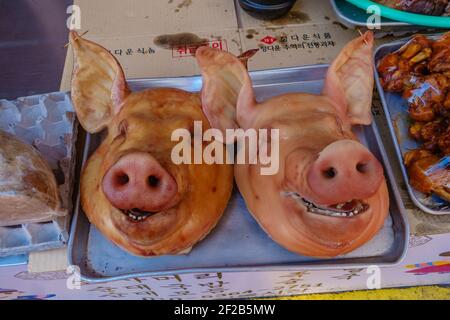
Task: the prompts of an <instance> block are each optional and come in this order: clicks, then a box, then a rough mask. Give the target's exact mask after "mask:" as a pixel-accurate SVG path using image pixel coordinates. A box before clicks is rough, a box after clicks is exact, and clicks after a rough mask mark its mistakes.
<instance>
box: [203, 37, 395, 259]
mask: <svg viewBox="0 0 450 320" xmlns="http://www.w3.org/2000/svg"><path fill="white" fill-rule="evenodd" d="M372 50H373V35H372V33H371V32H367V33H366V34H365V35H364V36H363V37H361V38H358V39H355V40H353V41H351V42H350V43H348V44H347V45H346V46H345V48H344V49H343V50H342V52H341V53H340V54H339V56H338V57H337V58H336V60H335V61H334V62H333V64H332V65H331V66H330V69H329V71H328V74H327V76H326V80H325V83H324V89H323V92H322V94H321V95H312V94H305V93H291V94H285V95H281V96H277V97H274V98H271V99H269V100H267V101H263V102H259V103H258V102H256V100H255V98H254V95H253V89H252V86H251V80H250V78H249V76H248V72H247V70H246V68H245V67H244V65H243V64H242V63H239V61H238V60H237V59H236V58H235V57H234V56H232V55H231V54H229V53H226V52H222V51H217V50H214V49H210V48H200V49H199V50H198V51H197V55H196V56H197V59H198V61H199V64H200V66H201V67H202V74H203V77H204V81H205V82H206V83H207V85H206V86H205V87H204V90H203V92H202V96H203V97H205V98H204V100H206V101H212V102H213V103H211V104H207V105H204V107H206V108H208V110H205V113H206V115H207V116H212V117H214V118H216V119H217V118H220V117H224V116H227V115H229V116H232V117H233V116H235V118H232V117H231V118H228V119H221V120H220V121H218V120H216V121H215V123H221V124H222V127H220V129H222V130H223V129H225V128H227V127H231V128H232V127H235V126H236V125H239V126H240V127H242V128H245V129H247V128H255V129H279V130H280V154H279V159H280V169H279V171H278V173H277V174H275V175H272V176H264V175H261V174H260V172H261V171H260V169H261V168H262V165H261V164H256V165H235V178H236V182H237V185H238V187H239V190H240V192H241V194H242V195H243V197H244V199H245V202H246V204H247V207H248V209H249V211H250V212H251V214H252V215H253V216H254V217H255V219H256V220H257V221H258V223H259V224H260V225H261V227H262V228H263V229H264V230H265V231H266V232H267V233H268V234H269V236H270V237H271V238H272V239H273V240H274V241H276V242H277V243H279V244H280V245H282V246H283V247H285V248H286V249H288V250H290V251H293V252H297V253H299V254H303V255H308V256H315V257H334V256H337V255H341V254H345V253H347V252H350V251H352V250H354V249H356V248H358V247H359V246H361V245H363V244H364V243H366V242H367V241H368V240H370V239H371V238H372V237H373V236H374V235H375V234H376V233H377V232H378V231H379V229H380V228H381V227H382V225H383V223H384V220H385V218H386V216H387V214H388V208H389V197H388V191H387V186H386V182H385V178H384V176H383V169H382V166H381V164H380V163H379V162H378V160H377V159H376V158H375V157H374V156H373V155H372V153H371V152H370V151H369V150H367V149H366V148H365V147H364V146H363V145H362V144H361V143H360V142H359V141H358V139H357V137H356V136H355V134H354V133H353V132H352V130H351V128H352V125H360V124H363V125H368V124H370V123H371V121H372V119H371V113H370V107H371V102H372V90H373V69H372V61H371V58H372ZM213 70H214V72H211V71H213ZM217 70H220V72H217ZM230 92H231V93H230ZM222 97H226V99H225V100H224V99H222ZM233 97H235V99H234V100H233V99H232V98H233ZM224 101H225V102H226V103H224ZM233 103H234V104H233ZM233 106H236V111H234V109H233ZM218 110H219V111H222V112H217V111H218ZM223 110H227V112H223ZM210 122H211V123H214V122H213V121H211V120H210ZM227 124H231V125H229V126H227ZM308 205H309V206H311V205H314V207H313V208H312V209H311V208H308ZM338 208H340V209H338ZM344 215H345V216H344Z"/></svg>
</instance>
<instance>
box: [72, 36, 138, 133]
mask: <svg viewBox="0 0 450 320" xmlns="http://www.w3.org/2000/svg"><path fill="white" fill-rule="evenodd" d="M70 43H71V45H72V48H73V53H74V68H73V74H72V94H71V95H72V102H73V105H74V107H75V111H76V113H77V116H78V119H79V121H80V123H81V125H82V126H83V128H84V129H85V130H86V131H88V132H91V133H95V132H99V131H101V130H102V129H103V128H105V127H106V126H107V125H108V123H109V122H110V121H111V119H112V117H113V116H114V114H116V113H117V112H119V110H120V108H121V105H122V102H123V100H125V98H126V97H127V96H128V94H129V93H130V91H129V89H128V87H127V84H126V81H125V76H124V73H123V70H122V68H121V67H120V64H119V62H118V61H117V60H116V59H115V58H114V57H113V56H112V55H111V54H110V53H109V52H108V50H106V49H105V48H103V47H101V46H99V45H98V44H95V43H93V42H91V41H88V40H85V39H83V38H81V37H80V36H78V34H77V33H76V32H73V31H72V32H71V33H70Z"/></svg>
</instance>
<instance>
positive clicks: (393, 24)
mask: <svg viewBox="0 0 450 320" xmlns="http://www.w3.org/2000/svg"><path fill="white" fill-rule="evenodd" d="M330 3H331V7H332V8H333V11H334V12H335V14H336V16H337V18H338V20H339V22H341V23H342V24H344V25H345V26H347V27H349V28H353V29H354V28H357V27H361V28H367V19H368V18H369V17H370V15H369V14H367V13H366V12H365V11H364V10H362V9H360V8H358V7H356V6H354V5H352V4H351V3H349V2H347V1H345V0H330ZM380 26H381V29H380V30H377V29H375V30H373V31H374V32H375V33H376V35H377V34H379V33H380V34H382V35H386V34H393V35H396V36H400V35H402V34H405V33H408V32H414V31H418V30H434V28H431V27H423V26H416V25H412V24H409V23H405V22H399V21H395V20H390V19H387V18H383V17H381V22H380Z"/></svg>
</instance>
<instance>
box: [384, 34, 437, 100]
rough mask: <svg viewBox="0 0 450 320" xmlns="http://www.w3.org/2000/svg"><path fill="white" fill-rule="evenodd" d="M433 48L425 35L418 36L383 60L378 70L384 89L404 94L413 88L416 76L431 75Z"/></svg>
mask: <svg viewBox="0 0 450 320" xmlns="http://www.w3.org/2000/svg"><path fill="white" fill-rule="evenodd" d="M431 46H432V41H430V40H429V39H427V38H426V37H425V36H423V35H416V36H415V37H414V38H412V39H411V40H410V41H409V42H408V43H407V44H405V45H404V46H403V47H401V48H400V49H399V50H398V51H396V52H393V53H390V54H388V55H386V56H385V57H384V58H383V59H381V61H380V62H379V64H378V66H377V68H378V72H379V74H380V77H381V83H382V85H383V88H384V89H385V90H387V91H391V92H402V91H403V90H404V89H405V88H407V87H409V86H411V82H412V81H413V79H414V75H422V74H427V73H429V72H428V60H429V58H430V57H431V55H432V48H431Z"/></svg>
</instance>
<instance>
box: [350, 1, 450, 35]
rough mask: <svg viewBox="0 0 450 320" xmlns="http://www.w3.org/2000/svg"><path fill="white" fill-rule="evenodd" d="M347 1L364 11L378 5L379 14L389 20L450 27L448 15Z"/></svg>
mask: <svg viewBox="0 0 450 320" xmlns="http://www.w3.org/2000/svg"><path fill="white" fill-rule="evenodd" d="M347 2H350V3H351V4H353V5H355V6H357V7H358V8H361V9H363V10H366V11H367V9H368V8H369V7H370V6H378V7H379V8H380V14H381V16H382V17H385V18H388V19H391V20H396V21H401V22H405V23H409V24H414V25H419V26H427V27H434V28H447V29H450V17H436V16H429V15H424V14H417V13H411V12H405V11H401V10H396V9H393V8H389V7H386V6H383V5H381V4H379V3H376V2H373V1H370V0H347Z"/></svg>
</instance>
